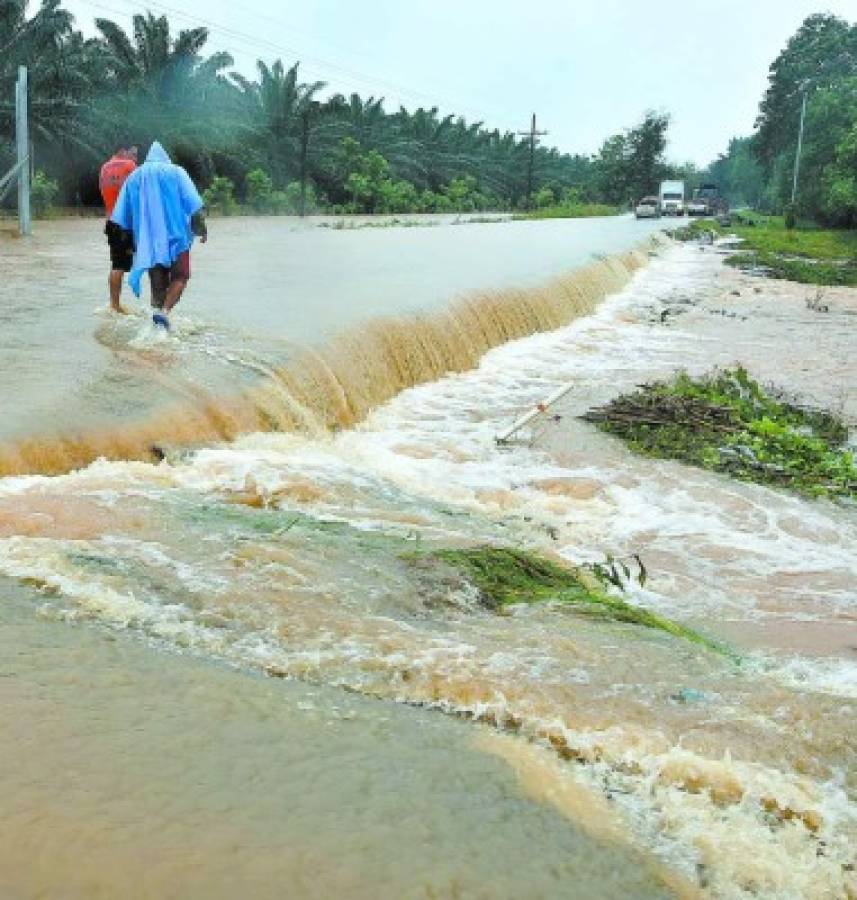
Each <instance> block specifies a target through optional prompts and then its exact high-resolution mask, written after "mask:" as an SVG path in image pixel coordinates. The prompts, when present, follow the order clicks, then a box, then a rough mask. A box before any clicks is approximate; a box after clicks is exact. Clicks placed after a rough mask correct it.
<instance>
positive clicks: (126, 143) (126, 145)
mask: <svg viewBox="0 0 857 900" xmlns="http://www.w3.org/2000/svg"><path fill="white" fill-rule="evenodd" d="M132 147H137V148H138V149H139V147H140V144H139V143H138V142H137V141H132V140H128V139H127V138H123V139H122V140H121V141H116V142H115V143H114V144H113V152H114V153H121V152H122V151H123V150H130V149H131V148H132Z"/></svg>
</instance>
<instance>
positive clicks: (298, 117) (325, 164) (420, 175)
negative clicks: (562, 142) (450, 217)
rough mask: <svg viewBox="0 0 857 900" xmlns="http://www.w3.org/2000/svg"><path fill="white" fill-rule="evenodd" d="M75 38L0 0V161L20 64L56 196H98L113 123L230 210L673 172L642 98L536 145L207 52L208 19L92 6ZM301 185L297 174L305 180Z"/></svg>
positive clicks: (439, 207)
mask: <svg viewBox="0 0 857 900" xmlns="http://www.w3.org/2000/svg"><path fill="white" fill-rule="evenodd" d="M95 25H96V28H97V31H98V35H97V37H93V38H85V37H84V36H83V35H82V34H81V33H80V32H79V31H78V30H76V28H75V27H74V20H73V17H72V16H71V15H70V14H69V13H68V11H66V10H64V9H63V8H62V6H61V5H60V0H42V3H41V6H39V7H38V9H36V10H35V11H33V12H32V14H30V12H29V10H28V5H27V2H26V0H0V51H2V52H0V171H3V170H5V168H7V167H8V166H9V165H11V163H12V161H13V141H14V103H13V97H14V82H15V78H16V74H17V67H18V65H21V64H24V65H27V66H28V67H29V69H30V82H31V100H30V109H31V122H32V137H33V145H34V159H35V165H36V167H37V168H38V169H39V170H40V171H41V172H43V173H44V175H43V176H42V178H43V181H42V183H43V184H44V185H46V188H45V189H46V190H47V191H48V192H49V193H50V191H51V187H50V186H51V184H52V183H56V191H55V193H56V195H57V202H59V203H60V204H62V205H84V206H96V205H98V204H99V202H100V200H99V196H98V186H97V172H98V167H99V164H100V163H101V162H102V161H103V160H104V159H105V158H106V156H108V155H109V153H110V151H111V149H112V147H113V146H114V145H115V143H116V142H117V141H120V140H122V139H123V138H126V137H127V138H128V139H129V140H133V141H134V142H137V143H139V144H141V145H143V146H145V145H146V144H147V143H148V142H149V141H151V140H153V139H158V140H160V141H162V143H164V145H165V146H166V147H167V148H168V149H169V151H170V152H171V154H172V156H173V158H174V159H175V160H176V161H177V162H179V163H181V164H182V165H184V166H185V168H187V169H188V171H189V172H190V173H191V175H192V176H193V177H194V179H195V180H196V181H197V183H198V184H200V185H201V186H202V187H203V188H206V189H207V199H208V200H209V202H210V203H211V204H212V205H214V206H219V207H220V208H222V209H224V210H226V211H228V210H229V209H230V208H231V207H232V206H234V204H235V203H236V202H237V201H239V200H240V201H241V202H243V203H247V204H248V205H250V206H251V207H254V208H255V209H257V210H259V211H279V210H283V211H294V210H295V209H296V208H298V207H299V205H300V204H301V200H302V199H304V200H305V201H306V202H307V204H308V205H309V206H310V207H313V206H317V205H322V206H324V207H325V208H331V207H332V208H334V209H337V210H342V211H355V212H407V211H415V210H421V211H429V212H431V211H439V212H443V211H449V210H457V211H462V210H463V211H468V210H478V209H514V208H521V207H524V206H526V205H528V204H529V203H530V202H532V204H533V205H539V206H554V205H560V204H563V203H567V204H572V203H605V204H612V205H615V206H625V205H627V204H628V203H629V202H631V201H633V200H635V199H638V198H639V197H640V196H642V195H643V194H646V193H651V192H653V191H655V190H656V189H657V182H658V181H659V179H660V178H662V177H664V176H666V175H668V174H674V172H673V171H672V170H671V169H670V167H668V166H667V164H666V162H665V160H664V149H665V146H666V131H667V127H668V117H667V116H666V115H664V114H660V113H654V112H650V113H646V115H645V116H644V118H643V121H642V122H641V123H640V124H639V125H637V126H636V127H634V128H630V129H627V130H625V131H623V132H621V133H619V134H616V135H613V136H611V137H609V138H607V139H606V140H605V142H604V144H603V146H602V148H601V150H600V152H599V153H597V154H595V155H594V156H593V155H586V154H569V153H562V152H560V151H559V150H557V149H556V148H552V147H546V146H538V147H537V148H536V151H535V165H534V167H533V168H534V179H533V185H532V187H533V191H532V195H528V168H529V153H530V148H529V143H528V140H527V139H526V138H521V137H519V136H517V135H515V134H514V133H512V132H508V131H506V132H503V131H500V130H498V129H496V128H495V129H491V128H489V127H487V126H486V125H484V124H483V123H482V122H468V121H467V120H466V119H464V118H463V117H461V116H453V115H443V114H442V113H441V112H440V111H439V110H438V108H437V107H431V108H418V109H415V110H407V109H405V108H403V107H400V108H399V109H397V110H395V111H388V110H387V109H385V107H384V102H383V99H382V98H378V97H368V98H367V97H361V96H360V95H359V94H357V93H352V94H350V95H348V96H346V95H344V94H338V93H337V94H331V93H330V92H329V91H327V86H326V84H325V83H323V82H318V81H317V82H303V81H301V80H300V75H299V64H298V63H294V64H293V65H291V66H287V65H285V64H284V63H283V62H282V61H280V60H276V61H274V62H272V63H267V62H264V61H261V60H260V61H259V62H258V64H257V77H256V78H255V79H248V78H246V77H243V76H242V75H240V74H238V73H236V72H234V71H232V66H233V60H232V57H231V56H230V55H229V54H228V53H225V52H218V53H212V54H207V53H206V50H205V48H206V44H207V41H208V32H207V30H206V29H205V28H190V29H185V30H181V31H179V32H178V33H177V34H176V33H174V32H173V30H172V29H171V27H170V23H169V21H168V19H167V18H166V17H165V16H155V15H153V14H152V13H142V14H139V15H135V16H134V17H133V24H132V29H131V33H130V34H129V33H126V32H125V30H123V28H121V27H120V26H119V25H117V24H116V23H115V22H113V21H110V20H109V19H96V20H95ZM301 185H304V187H303V189H302V188H301Z"/></svg>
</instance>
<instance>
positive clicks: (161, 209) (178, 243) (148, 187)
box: [110, 141, 203, 297]
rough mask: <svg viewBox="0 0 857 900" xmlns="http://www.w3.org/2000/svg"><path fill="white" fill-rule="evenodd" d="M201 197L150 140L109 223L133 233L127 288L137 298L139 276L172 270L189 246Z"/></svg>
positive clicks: (118, 200)
mask: <svg viewBox="0 0 857 900" xmlns="http://www.w3.org/2000/svg"><path fill="white" fill-rule="evenodd" d="M202 205H203V204H202V198H201V197H200V196H199V193H198V192H197V189H196V188H195V187H194V186H193V182H192V181H191V180H190V176H189V175H188V174H187V172H185V170H184V169H183V168H182V167H181V166H175V165H173V164H172V163H171V162H170V158H169V156H167V152H166V150H164V148H163V147H162V146H161V145H160V144H159V143H158V142H157V141H155V142H154V143H153V144H152V147H151V149H150V150H149V154H148V156H147V157H146V161H145V162H144V163H143V165H142V166H140V168H139V169H136V170H135V171H134V172H132V173H131V174H130V175H129V176H128V178H127V180H126V181H125V184H124V185H122V190H121V192H120V194H119V198H118V199H117V201H116V206H115V207H114V208H113V215H112V216H111V217H110V219H111V221H113V222H115V223H116V224H117V225H120V226H121V227H122V228H124V229H125V230H126V231H132V232H133V233H134V246H135V248H136V249H135V251H134V263H133V266H132V268H131V274H130V275H129V277H128V284H130V285H131V290H133V291H134V293H135V294H136V295H137V296H138V297H139V296H140V281H141V279H142V277H143V272H146V271H147V270H148V269H151V268H152V267H153V266H171V265H172V264H173V263H174V262H175V261H176V260H177V259H178V257H179V256H180V255H181V254H182V253H184V252H185V250H190V247H191V244H192V243H193V232H192V231H191V224H190V220H191V216H193V214H194V213H197V212H199V210H200V209H202Z"/></svg>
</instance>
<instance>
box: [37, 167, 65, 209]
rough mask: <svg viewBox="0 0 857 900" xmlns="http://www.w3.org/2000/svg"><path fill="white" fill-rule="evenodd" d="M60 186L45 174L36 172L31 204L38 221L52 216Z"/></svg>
mask: <svg viewBox="0 0 857 900" xmlns="http://www.w3.org/2000/svg"><path fill="white" fill-rule="evenodd" d="M59 190H60V189H59V185H58V184H57V183H56V182H55V181H54V180H53V179H51V178H48V176H47V175H45V173H44V172H41V171H40V172H36V174H35V176H34V177H33V181H32V184H31V185H30V204H31V207H32V210H33V215H34V216H35V217H36V218H37V219H41V218H44V217H46V216H48V215H50V211H51V208H52V207H53V205H54V201H55V200H56V198H57V194H59Z"/></svg>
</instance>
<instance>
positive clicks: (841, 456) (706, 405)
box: [583, 367, 857, 499]
mask: <svg viewBox="0 0 857 900" xmlns="http://www.w3.org/2000/svg"><path fill="white" fill-rule="evenodd" d="M583 418H584V419H586V420H587V421H590V422H594V423H595V424H596V425H597V426H598V427H599V428H600V429H601V430H603V431H606V432H609V433H610V434H615V435H617V436H618V437H621V438H622V439H623V440H624V441H626V442H627V444H628V445H629V446H630V447H631V449H632V450H634V451H636V452H638V453H641V454H643V455H645V456H654V457H661V458H666V459H679V460H683V461H685V462H688V463H692V464H694V465H697V466H700V467H702V468H705V469H712V470H714V471H718V472H724V473H727V474H729V475H732V476H734V477H736V478H741V479H744V480H747V481H757V482H760V483H762V484H769V485H774V486H778V487H784V488H788V489H790V490H793V491H796V492H798V493H801V494H806V495H808V496H812V497H830V498H851V499H857V466H855V461H854V455H853V452H852V451H851V450H850V449H849V448H848V447H847V446H846V441H847V439H848V429H847V428H846V426H845V424H844V423H843V422H842V421H841V420H840V419H839V418H838V417H836V416H835V415H833V414H832V413H830V412H827V411H825V410H819V409H812V408H808V407H803V406H800V405H797V404H796V403H795V402H793V401H790V400H788V399H786V398H785V397H784V396H783V395H782V394H781V393H779V392H775V391H772V390H766V389H765V388H763V387H762V386H761V385H760V384H759V383H758V382H757V381H754V380H753V379H752V378H751V377H750V375H749V374H748V373H747V371H746V370H745V369H743V368H741V367H738V368H736V369H726V370H718V371H716V372H714V373H713V374H711V375H709V376H706V377H703V378H691V377H690V376H689V375H687V374H685V373H680V374H678V375H677V376H675V377H674V378H673V379H672V380H671V381H668V382H657V383H654V384H649V385H644V386H643V387H641V388H640V389H639V390H637V391H634V392H632V393H630V394H624V395H622V396H620V397H617V398H616V399H615V400H613V401H612V402H611V403H609V404H607V405H606V406H603V407H599V408H596V409H592V410H590V411H589V412H588V413H586V414H585V415H584V416H583Z"/></svg>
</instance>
